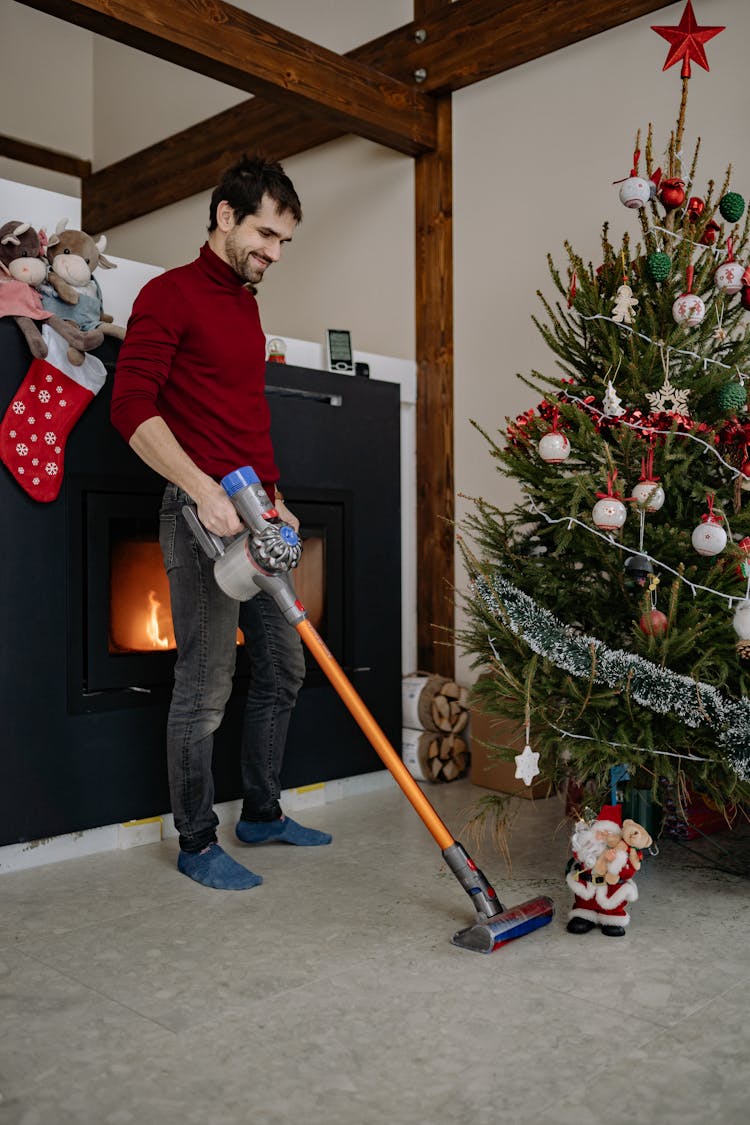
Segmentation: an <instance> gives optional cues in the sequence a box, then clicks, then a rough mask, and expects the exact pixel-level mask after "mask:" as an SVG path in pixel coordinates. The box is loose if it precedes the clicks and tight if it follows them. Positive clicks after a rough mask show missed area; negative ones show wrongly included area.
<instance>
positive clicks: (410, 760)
mask: <svg viewBox="0 0 750 1125" xmlns="http://www.w3.org/2000/svg"><path fill="white" fill-rule="evenodd" d="M468 696H469V692H468V689H467V688H464V687H460V686H459V685H458V684H457V683H455V681H454V680H449V679H447V678H446V677H445V676H428V675H419V674H418V675H414V676H406V677H405V678H404V681H403V714H402V718H403V730H402V732H401V734H402V755H403V759H404V763H405V764H406V766H407V767H408V769H409V771H410V773H411V774H412V776H413V777H414V778H416V780H417V781H455V780H456V778H458V777H463V775H464V774H465V773H466V771H467V769H468V766H469V746H468V743H467V741H466V738H465V737H462V734H461V732H462V731H464V729H465V727H466V724H467V723H468V721H469V702H468Z"/></svg>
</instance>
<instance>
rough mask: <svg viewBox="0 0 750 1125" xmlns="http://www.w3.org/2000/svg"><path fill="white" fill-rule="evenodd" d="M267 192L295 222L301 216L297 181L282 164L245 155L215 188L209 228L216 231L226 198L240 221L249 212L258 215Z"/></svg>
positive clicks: (209, 214)
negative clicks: (220, 209) (220, 206)
mask: <svg viewBox="0 0 750 1125" xmlns="http://www.w3.org/2000/svg"><path fill="white" fill-rule="evenodd" d="M264 195H269V196H270V197H271V199H273V201H274V202H275V204H276V209H277V210H278V211H279V212H283V211H289V212H290V213H291V214H292V216H293V217H294V219H295V220H296V222H298V223H299V222H300V221H301V219H302V207H301V205H300V201H299V197H298V195H297V192H296V191H295V190H294V184H293V183H292V181H291V180H290V179H289V177H288V176H287V175H286V174H285V172H284V169H283V168H282V167H281V165H280V164H279V163H277V162H276V161H272V160H266V159H265V158H264V157H263V156H247V155H245V156H243V157H242V159H241V160H239V161H238V162H237V163H236V164H233V165H232V167H231V168H227V170H226V171H225V172H224V173H223V174H222V177H221V179H220V180H219V183H218V184H217V185H216V187H215V188H214V190H213V194H212V196H211V206H210V208H209V212H208V230H209V233H210V232H211V231H214V230H216V225H217V224H216V211H217V208H218V206H219V204H220V203H221V201H222V200H223V199H226V201H227V203H228V204H229V206H230V207H231V208H232V210H233V211H234V217H235V220H236V222H237V223H241V222H242V220H243V219H244V218H246V217H247V216H248V215H257V213H258V211H259V210H260V205H261V201H262V199H263V196H264Z"/></svg>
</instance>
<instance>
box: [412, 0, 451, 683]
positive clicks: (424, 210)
mask: <svg viewBox="0 0 750 1125" xmlns="http://www.w3.org/2000/svg"><path fill="white" fill-rule="evenodd" d="M444 4H445V0H415V3H414V17H415V20H419V18H420V17H421V16H424V15H426V14H427V13H429V12H430V11H434V10H435V9H436V8H439V7H442V6H443V5H444ZM415 197H416V198H415V228H416V353H417V652H418V655H417V660H418V665H419V668H420V669H424V670H425V671H428V672H435V673H437V674H439V675H443V676H450V677H452V676H453V674H454V668H455V646H454V641H453V622H454V589H453V587H454V569H455V568H454V527H453V519H454V513H455V497H454V487H455V486H454V473H453V160H452V137H451V96H450V94H446V95H444V96H443V97H441V98H440V99H439V101H438V120H437V147H436V148H435V150H434V152H429V153H425V154H423V155H421V156H418V157H416V160H415Z"/></svg>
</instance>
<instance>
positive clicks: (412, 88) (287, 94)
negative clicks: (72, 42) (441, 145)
mask: <svg viewBox="0 0 750 1125" xmlns="http://www.w3.org/2000/svg"><path fill="white" fill-rule="evenodd" d="M20 2H21V3H23V4H26V6H27V7H30V8H35V9H37V10H38V11H41V12H46V13H47V14H48V15H51V16H57V17H58V18H59V19H62V20H65V21H66V22H68V23H73V24H75V25H76V26H78V27H83V28H86V29H87V30H88V31H93V32H95V33H96V34H97V35H103V36H105V37H106V38H108V39H114V40H116V41H117V42H118V43H123V44H125V45H126V46H128V47H134V48H136V49H137V50H139V51H146V52H147V53H148V54H151V55H155V56H156V57H157V58H161V59H165V60H166V61H168V62H171V63H175V64H176V65H177V66H181V67H185V68H186V69H188V70H192V71H194V72H195V73H197V74H203V75H205V76H207V77H208V78H213V79H214V80H215V81H217V82H223V83H224V84H225V85H227V86H233V87H235V88H236V89H239V90H246V91H247V92H248V93H251V94H254V95H260V96H265V97H267V98H269V100H271V101H273V102H278V103H280V104H284V103H286V104H287V106H288V107H289V109H290V111H291V112H292V113H298V112H300V111H302V112H303V113H309V114H310V115H312V116H320V117H322V119H323V121H324V122H325V123H326V124H328V125H335V126H337V127H338V128H340V129H342V130H343V131H345V132H348V133H355V134H357V135H359V136H362V137H365V138H366V139H367V140H371V141H375V142H377V143H378V144H383V145H387V146H388V147H389V148H393V149H395V150H396V151H397V152H403V153H406V154H407V155H409V156H416V155H417V154H418V153H420V152H427V151H429V150H431V149H432V148H434V147H435V135H436V128H437V125H436V113H435V105H434V102H433V100H432V99H431V98H430V97H429V96H428V95H426V94H423V93H421V92H420V90H419V89H418V87H417V86H416V84H415V83H414V80H413V78H411V79H409V81H408V82H400V81H399V80H397V79H395V78H391V77H389V76H388V75H387V74H383V73H381V72H379V71H376V70H374V69H373V68H372V67H369V66H365V65H364V64H363V63H361V62H358V61H357V60H354V59H351V58H348V57H346V56H344V55H338V54H336V52H335V51H329V50H327V49H326V48H325V47H319V46H318V45H317V44H315V43H311V42H310V41H309V40H307V39H303V38H302V37H301V36H299V35H293V34H292V33H291V32H289V31H284V30H282V29H281V28H278V27H276V26H275V25H274V24H272V23H268V22H267V21H266V20H261V19H259V18H258V17H257V16H253V15H251V14H250V13H249V12H245V11H243V10H242V9H241V8H236V7H234V6H233V5H232V4H227V3H224V2H223V0H182V2H180V3H174V0H20Z"/></svg>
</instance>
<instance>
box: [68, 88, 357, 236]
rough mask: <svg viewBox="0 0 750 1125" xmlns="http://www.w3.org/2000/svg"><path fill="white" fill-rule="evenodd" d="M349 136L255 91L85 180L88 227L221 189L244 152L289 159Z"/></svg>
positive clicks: (103, 226) (127, 218)
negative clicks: (228, 170)
mask: <svg viewBox="0 0 750 1125" xmlns="http://www.w3.org/2000/svg"><path fill="white" fill-rule="evenodd" d="M340 136H344V134H343V133H342V131H341V130H340V129H336V128H335V127H334V126H331V125H325V124H323V123H322V122H321V121H320V120H319V119H316V118H312V117H307V116H305V115H304V114H302V113H292V112H291V111H290V110H289V108H288V107H287V106H280V105H273V104H272V103H269V102H267V101H266V100H265V99H261V98H253V99H252V100H251V101H249V102H243V103H242V104H241V105H238V106H233V107H232V108H231V109H227V110H225V111H224V112H223V113H219V114H217V115H216V116H215V117H212V118H210V119H209V120H208V121H203V122H200V123H199V124H198V125H192V126H191V127H190V128H189V129H184V130H183V131H182V132H181V133H175V135H174V136H172V137H169V138H168V139H167V140H166V141H160V142H159V143H158V144H155V145H151V146H150V147H149V148H146V149H143V150H142V151H141V152H136V153H134V154H133V156H128V157H126V158H125V159H124V160H118V161H117V163H116V164H110V165H108V166H107V167H106V168H102V169H101V170H100V171H98V172H94V173H93V174H92V175H90V176H88V177H87V178H86V179H84V180H83V181H82V182H81V222H82V223H83V229H84V230H87V231H92V232H94V231H95V232H97V233H101V232H102V231H109V230H111V229H112V228H113V227H116V226H119V225H120V224H121V223H127V222H130V221H132V220H133V219H138V218H141V217H142V216H143V215H149V214H151V212H152V211H157V210H158V209H159V208H160V207H167V206H168V205H169V204H170V203H178V202H179V201H180V200H181V199H188V198H189V197H190V196H191V195H197V194H198V193H199V192H202V191H209V190H211V189H213V187H214V186H215V185H216V183H217V182H218V180H219V177H220V175H221V173H222V172H223V171H224V170H225V169H226V168H227V167H229V165H230V164H233V163H234V162H235V161H236V160H238V159H239V157H240V156H241V155H242V153H243V152H247V153H254V152H260V153H262V154H263V155H264V156H265V157H266V158H267V159H268V160H286V158H287V157H289V156H294V155H295V154H297V153H300V152H307V150H308V149H310V148H314V147H315V146H316V145H321V144H326V143H327V142H328V141H332V140H335V139H336V137H340Z"/></svg>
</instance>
